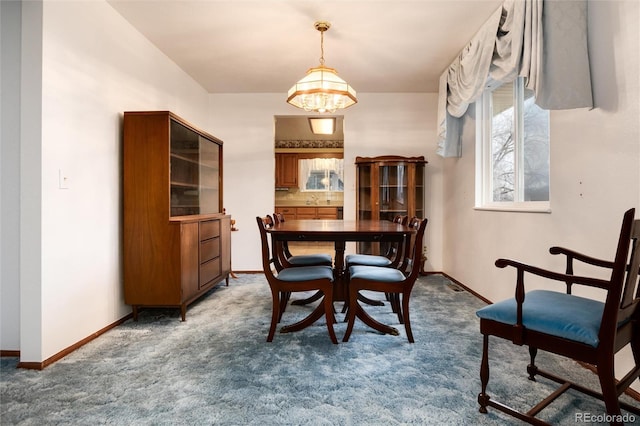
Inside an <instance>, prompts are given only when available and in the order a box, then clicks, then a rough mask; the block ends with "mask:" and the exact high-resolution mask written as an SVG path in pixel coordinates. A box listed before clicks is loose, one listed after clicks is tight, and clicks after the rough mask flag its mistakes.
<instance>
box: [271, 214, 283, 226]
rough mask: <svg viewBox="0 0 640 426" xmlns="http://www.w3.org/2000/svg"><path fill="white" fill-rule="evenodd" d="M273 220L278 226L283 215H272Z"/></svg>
mask: <svg viewBox="0 0 640 426" xmlns="http://www.w3.org/2000/svg"><path fill="white" fill-rule="evenodd" d="M273 220H274V221H275V223H276V224H278V223H280V222H284V214H282V213H274V214H273Z"/></svg>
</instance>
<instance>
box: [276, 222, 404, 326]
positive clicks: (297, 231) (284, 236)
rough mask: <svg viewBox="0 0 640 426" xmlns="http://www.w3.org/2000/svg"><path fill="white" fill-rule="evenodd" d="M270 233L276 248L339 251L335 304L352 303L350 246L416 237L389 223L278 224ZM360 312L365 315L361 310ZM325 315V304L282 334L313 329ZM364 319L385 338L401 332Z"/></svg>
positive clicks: (397, 225)
mask: <svg viewBox="0 0 640 426" xmlns="http://www.w3.org/2000/svg"><path fill="white" fill-rule="evenodd" d="M267 232H268V233H269V234H271V238H272V242H273V244H280V245H281V244H282V243H283V242H285V241H286V242H294V241H297V242H305V241H308V242H317V241H322V242H333V243H334V248H335V257H334V271H335V282H334V292H333V300H334V301H335V302H339V301H344V302H347V301H348V299H349V292H348V274H347V271H346V270H345V260H344V252H345V248H346V243H347V242H398V243H402V242H403V241H405V239H406V238H409V237H410V236H411V235H412V234H415V232H416V230H415V229H412V228H410V227H408V226H406V225H402V224H399V223H394V222H391V221H388V220H357V221H356V220H333V219H325V220H317V219H314V220H287V221H285V222H280V223H277V224H275V225H274V226H273V227H272V228H271V229H268V230H267ZM321 296H322V295H321V294H316V295H314V296H312V297H310V298H308V299H304V300H297V301H293V302H292V303H293V304H306V303H310V302H312V301H314V300H317V299H318V298H319V297H321ZM358 311H359V312H363V311H362V310H361V309H360V310H358ZM323 314H324V308H323V304H320V305H318V307H317V308H316V309H315V310H314V312H312V313H311V314H310V315H309V316H308V317H307V318H305V319H304V320H302V321H300V322H298V323H296V324H292V325H290V326H287V327H283V328H282V330H281V332H283V333H286V332H290V331H298V330H301V329H303V328H305V327H307V326H309V325H311V324H312V323H313V322H314V321H315V320H317V319H318V318H320V317H321V316H322V315H323ZM359 317H360V319H361V320H362V321H363V322H365V323H366V324H367V325H369V326H370V327H372V328H374V329H377V330H378V331H380V332H382V333H385V334H394V335H397V334H398V331H397V330H396V329H395V328H393V327H389V326H387V325H385V324H382V323H379V322H377V321H375V320H373V319H372V318H371V317H369V316H368V315H366V314H363V316H360V315H359Z"/></svg>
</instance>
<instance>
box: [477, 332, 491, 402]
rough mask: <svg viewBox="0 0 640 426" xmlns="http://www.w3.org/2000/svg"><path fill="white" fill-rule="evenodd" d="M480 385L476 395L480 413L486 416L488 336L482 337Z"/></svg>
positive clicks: (487, 399)
mask: <svg viewBox="0 0 640 426" xmlns="http://www.w3.org/2000/svg"><path fill="white" fill-rule="evenodd" d="M480 383H481V385H482V387H481V390H480V393H479V394H478V403H479V404H480V412H481V413H484V414H486V413H487V412H488V411H487V406H488V405H489V395H487V384H488V383H489V335H487V334H485V335H483V336H482V361H481V363H480Z"/></svg>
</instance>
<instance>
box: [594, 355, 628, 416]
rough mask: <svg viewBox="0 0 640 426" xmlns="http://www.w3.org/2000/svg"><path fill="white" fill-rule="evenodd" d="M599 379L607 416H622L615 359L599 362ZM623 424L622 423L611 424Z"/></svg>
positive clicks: (600, 360)
mask: <svg viewBox="0 0 640 426" xmlns="http://www.w3.org/2000/svg"><path fill="white" fill-rule="evenodd" d="M598 379H599V380H600V388H601V389H602V397H603V399H604V405H605V407H607V414H610V415H614V416H615V415H620V414H622V413H621V412H620V403H619V401H618V392H617V388H616V379H615V371H614V365H613V359H612V357H610V358H609V359H607V360H602V359H599V360H598ZM611 424H620V425H621V424H622V423H615V422H614V423H611Z"/></svg>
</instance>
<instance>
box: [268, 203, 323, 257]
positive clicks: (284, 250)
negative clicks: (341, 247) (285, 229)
mask: <svg viewBox="0 0 640 426" xmlns="http://www.w3.org/2000/svg"><path fill="white" fill-rule="evenodd" d="M273 220H274V223H275V224H278V223H280V222H284V221H285V217H284V215H283V214H282V213H274V214H273ZM279 246H280V247H279V248H277V249H276V250H277V255H278V258H279V260H280V263H281V264H282V265H283V266H284V267H291V266H314V265H326V266H331V265H332V264H333V260H332V257H331V255H330V254H327V253H313V254H299V255H293V254H291V251H290V250H289V245H288V244H287V242H286V241H282V242H281V243H280V245H279Z"/></svg>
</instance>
